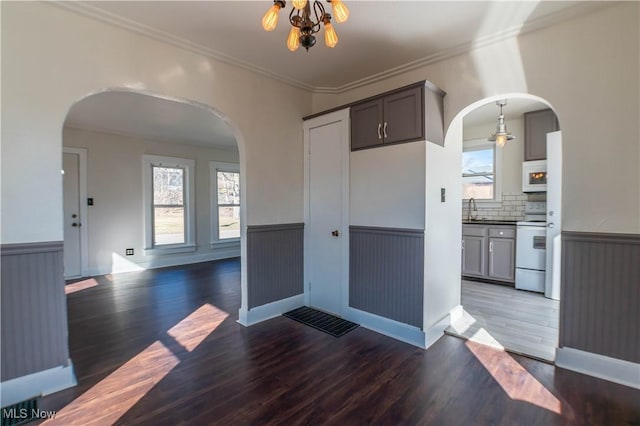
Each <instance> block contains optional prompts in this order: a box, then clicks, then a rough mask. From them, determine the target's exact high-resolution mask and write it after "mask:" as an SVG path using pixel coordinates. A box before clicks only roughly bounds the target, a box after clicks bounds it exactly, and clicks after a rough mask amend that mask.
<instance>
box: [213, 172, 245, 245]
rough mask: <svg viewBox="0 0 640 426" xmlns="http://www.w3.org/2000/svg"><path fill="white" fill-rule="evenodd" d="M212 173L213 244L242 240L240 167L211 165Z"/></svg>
mask: <svg viewBox="0 0 640 426" xmlns="http://www.w3.org/2000/svg"><path fill="white" fill-rule="evenodd" d="M209 168H210V172H211V243H212V244H217V243H221V242H236V241H239V240H240V165H239V164H237V163H222V162H217V161H212V162H210V163H209Z"/></svg>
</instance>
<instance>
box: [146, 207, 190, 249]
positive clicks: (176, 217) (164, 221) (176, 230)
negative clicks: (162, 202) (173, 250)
mask: <svg viewBox="0 0 640 426" xmlns="http://www.w3.org/2000/svg"><path fill="white" fill-rule="evenodd" d="M153 238H154V244H155V245H163V244H183V243H184V242H185V237H184V207H154V221H153Z"/></svg>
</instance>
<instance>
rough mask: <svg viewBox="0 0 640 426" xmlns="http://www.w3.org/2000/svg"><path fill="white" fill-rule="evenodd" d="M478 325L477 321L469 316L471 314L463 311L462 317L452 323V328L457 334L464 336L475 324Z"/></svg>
mask: <svg viewBox="0 0 640 426" xmlns="http://www.w3.org/2000/svg"><path fill="white" fill-rule="evenodd" d="M475 323H476V319H475V318H474V317H472V316H471V314H469V312H467V311H465V310H464V309H463V310H462V315H461V316H460V317H459V318H458V319H456V320H455V321H454V322H452V323H451V328H453V330H454V331H455V332H456V333H459V334H464V332H465V331H467V330H468V329H469V327H471V326H472V325H473V324H475Z"/></svg>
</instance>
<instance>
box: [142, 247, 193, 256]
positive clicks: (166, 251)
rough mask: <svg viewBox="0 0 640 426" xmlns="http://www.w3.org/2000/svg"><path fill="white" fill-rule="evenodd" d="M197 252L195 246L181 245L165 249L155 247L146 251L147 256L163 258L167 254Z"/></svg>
mask: <svg viewBox="0 0 640 426" xmlns="http://www.w3.org/2000/svg"><path fill="white" fill-rule="evenodd" d="M194 251H196V245H195V244H180V245H173V246H165V247H154V248H146V249H144V255H145V256H156V255H159V256H162V255H167V254H178V253H189V252H194Z"/></svg>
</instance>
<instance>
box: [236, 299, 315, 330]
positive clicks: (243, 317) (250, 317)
mask: <svg viewBox="0 0 640 426" xmlns="http://www.w3.org/2000/svg"><path fill="white" fill-rule="evenodd" d="M301 306H304V294H298V295H296V296H292V297H289V298H286V299H282V300H277V301H275V302H271V303H267V304H266V305H262V306H257V307H255V308H252V309H249V310H248V311H247V310H243V309H240V311H239V312H238V323H240V324H242V325H244V326H245V327H249V326H251V325H254V324H257V323H259V322H262V321H266V320H268V319H271V318H275V317H277V316H280V315H282V314H283V313H285V312H288V311H291V310H293V309H296V308H299V307H301Z"/></svg>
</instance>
